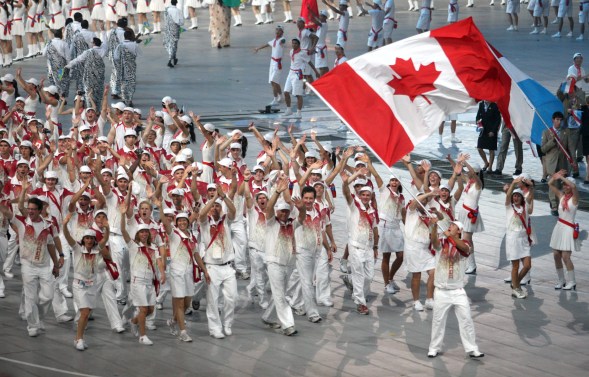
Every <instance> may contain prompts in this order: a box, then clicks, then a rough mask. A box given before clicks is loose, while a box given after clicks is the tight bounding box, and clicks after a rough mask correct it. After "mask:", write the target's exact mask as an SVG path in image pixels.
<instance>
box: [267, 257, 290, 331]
mask: <svg viewBox="0 0 589 377" xmlns="http://www.w3.org/2000/svg"><path fill="white" fill-rule="evenodd" d="M292 269H293V267H292V266H284V265H280V264H277V263H273V262H271V263H268V279H269V280H270V288H271V289H272V297H271V298H270V305H268V309H266V311H265V312H264V314H263V315H262V318H263V319H264V320H265V321H268V322H275V319H276V318H278V322H279V323H280V326H281V327H282V329H287V328H289V327H293V326H294V317H293V315H292V309H291V308H290V305H289V304H288V302H287V301H286V285H287V282H288V278H289V276H290V275H291V274H292Z"/></svg>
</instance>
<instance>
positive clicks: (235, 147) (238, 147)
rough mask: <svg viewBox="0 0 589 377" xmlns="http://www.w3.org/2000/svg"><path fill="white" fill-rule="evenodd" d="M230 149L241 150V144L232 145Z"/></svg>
mask: <svg viewBox="0 0 589 377" xmlns="http://www.w3.org/2000/svg"><path fill="white" fill-rule="evenodd" d="M229 149H241V144H240V143H231V145H229Z"/></svg>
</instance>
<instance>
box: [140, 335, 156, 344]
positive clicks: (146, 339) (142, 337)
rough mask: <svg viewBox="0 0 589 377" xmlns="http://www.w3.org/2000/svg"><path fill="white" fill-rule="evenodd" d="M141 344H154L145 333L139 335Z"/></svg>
mask: <svg viewBox="0 0 589 377" xmlns="http://www.w3.org/2000/svg"><path fill="white" fill-rule="evenodd" d="M139 344H143V345H144V346H152V345H153V342H152V341H151V339H149V338H148V337H147V335H143V336H141V337H139Z"/></svg>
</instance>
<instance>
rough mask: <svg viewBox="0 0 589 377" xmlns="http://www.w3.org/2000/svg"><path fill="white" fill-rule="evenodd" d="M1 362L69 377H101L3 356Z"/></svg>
mask: <svg viewBox="0 0 589 377" xmlns="http://www.w3.org/2000/svg"><path fill="white" fill-rule="evenodd" d="M0 360H3V361H7V362H9V363H15V364H21V365H26V366H29V367H33V368H39V369H45V370H50V371H52V372H58V373H64V374H69V375H71V376H81V377H99V376H95V375H92V374H84V373H78V372H69V371H67V370H63V369H58V368H51V367H46V366H43V365H39V364H33V363H27V362H26V361H19V360H13V359H9V358H7V357H2V356H0Z"/></svg>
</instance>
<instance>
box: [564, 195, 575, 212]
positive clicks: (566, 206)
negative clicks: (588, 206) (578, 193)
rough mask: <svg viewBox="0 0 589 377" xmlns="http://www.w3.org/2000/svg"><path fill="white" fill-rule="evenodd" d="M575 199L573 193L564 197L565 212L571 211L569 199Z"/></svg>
mask: <svg viewBox="0 0 589 377" xmlns="http://www.w3.org/2000/svg"><path fill="white" fill-rule="evenodd" d="M572 197H573V193H570V194H566V195H564V196H563V197H562V199H561V200H562V209H563V211H569V210H570V209H569V199H570V198H572Z"/></svg>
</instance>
